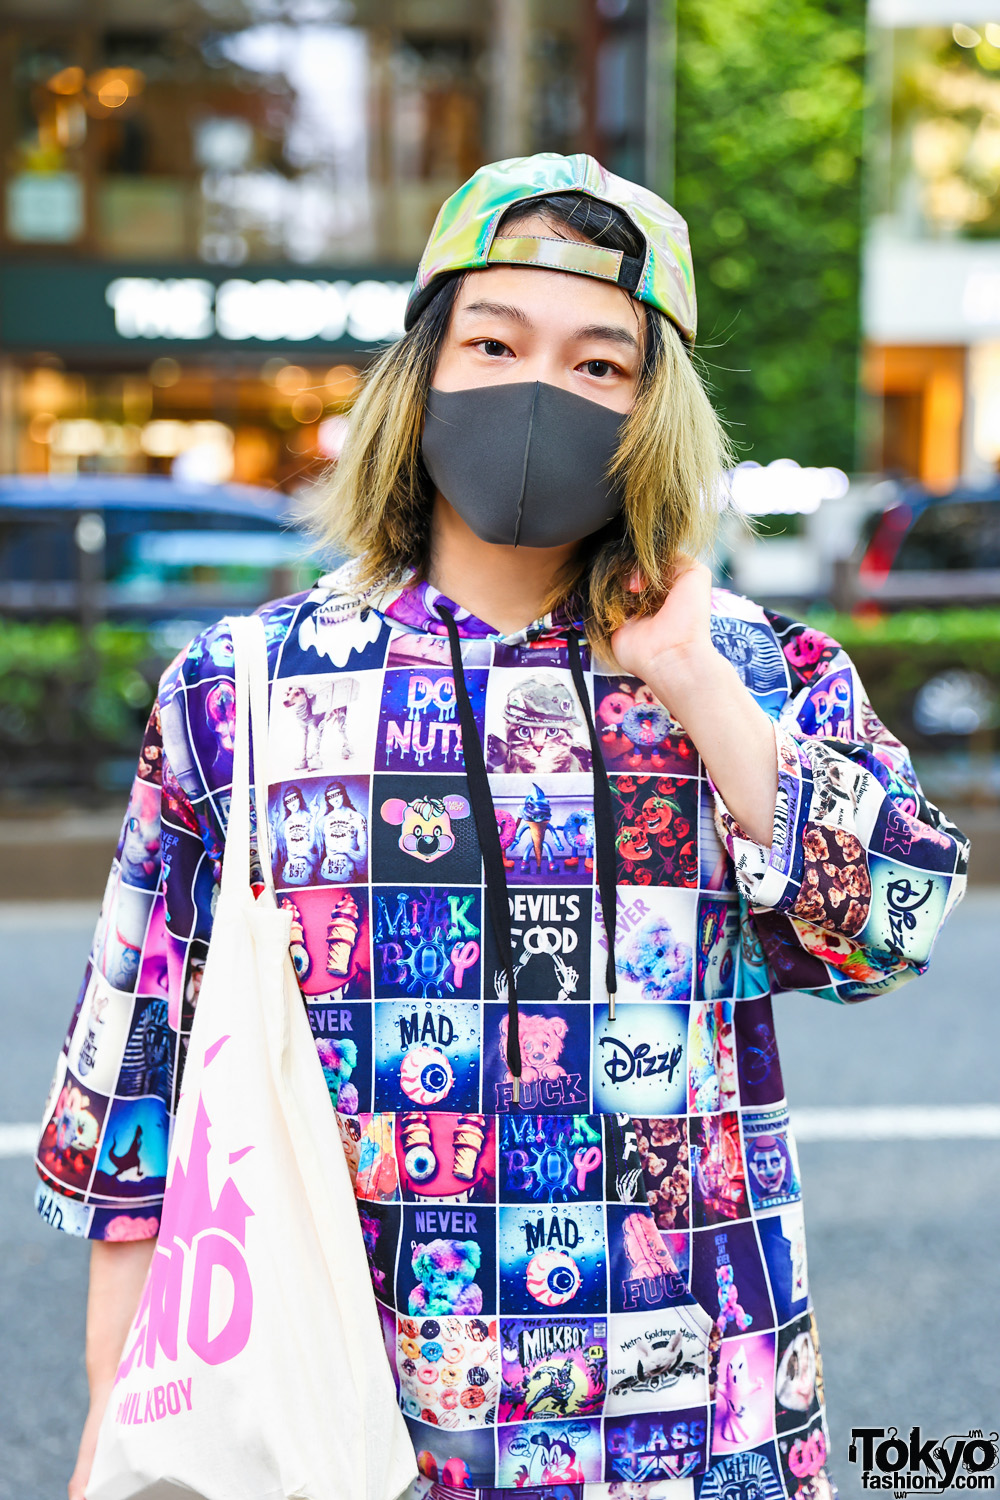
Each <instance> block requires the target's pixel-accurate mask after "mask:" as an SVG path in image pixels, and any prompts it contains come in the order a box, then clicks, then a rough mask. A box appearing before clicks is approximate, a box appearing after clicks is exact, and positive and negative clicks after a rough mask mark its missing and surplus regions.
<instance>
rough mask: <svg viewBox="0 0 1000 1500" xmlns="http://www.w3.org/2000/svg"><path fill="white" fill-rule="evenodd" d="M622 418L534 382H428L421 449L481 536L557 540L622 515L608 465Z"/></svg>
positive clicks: (517, 541)
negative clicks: (462, 386)
mask: <svg viewBox="0 0 1000 1500" xmlns="http://www.w3.org/2000/svg"><path fill="white" fill-rule="evenodd" d="M624 422H625V417H624V416H623V415H622V413H620V412H616V411H609V410H608V408H607V407H606V406H601V405H600V404H599V403H598V402H596V401H587V400H586V399H585V398H584V397H583V396H574V395H571V394H570V392H569V391H563V390H560V389H559V387H558V386H554V385H543V384H542V382H541V381H533V382H531V383H530V384H520V383H518V384H512V385H487V386H479V387H477V388H476V389H474V390H471V391H437V390H433V389H432V390H430V391H429V392H428V394H427V418H426V421H425V423H424V435H423V443H422V448H421V451H422V453H423V459H424V463H425V465H426V466H427V472H428V473H429V474H430V476H431V479H432V480H433V481H434V483H435V485H436V486H437V488H438V489H439V490H440V491H441V493H442V495H443V496H444V497H445V499H446V500H447V501H448V502H449V503H450V504H451V505H453V506H454V508H455V510H457V512H458V514H459V515H460V516H461V517H462V520H463V521H464V522H465V523H466V525H467V526H469V527H471V529H472V530H473V531H474V532H475V533H476V535H477V536H478V537H481V538H482V540H483V541H484V542H497V543H501V544H503V545H506V546H508V547H561V546H566V545H567V544H569V543H571V542H579V541H581V540H582V539H583V538H584V537H585V536H590V535H591V534H592V533H593V532H595V531H600V529H601V527H602V526H605V525H606V524H607V523H608V521H611V520H613V519H614V517H615V516H616V515H618V513H619V512H620V510H621V496H620V495H619V494H618V491H617V489H616V487H615V486H614V485H612V484H611V482H610V480H609V479H608V469H609V468H610V466H611V462H612V459H613V458H614V456H615V450H616V449H617V447H618V442H619V439H620V437H621V430H622V426H623V424H624Z"/></svg>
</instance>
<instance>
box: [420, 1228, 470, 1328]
mask: <svg viewBox="0 0 1000 1500" xmlns="http://www.w3.org/2000/svg"><path fill="white" fill-rule="evenodd" d="M481 1259H482V1251H481V1250H480V1248H479V1246H478V1245H477V1244H476V1242H475V1240H430V1241H428V1243H427V1244H426V1245H424V1244H418V1243H416V1242H415V1243H414V1246H413V1255H412V1257H411V1264H412V1266H413V1274H414V1276H415V1277H416V1279H417V1285H416V1286H415V1287H414V1288H413V1290H412V1292H411V1293H410V1295H409V1299H408V1307H409V1311H410V1312H411V1313H439V1314H440V1313H453V1312H454V1313H478V1312H482V1310H483V1290H482V1287H480V1286H477V1285H476V1279H475V1278H476V1272H477V1271H478V1270H479V1263H480V1260H481Z"/></svg>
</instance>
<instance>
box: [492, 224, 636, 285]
mask: <svg viewBox="0 0 1000 1500" xmlns="http://www.w3.org/2000/svg"><path fill="white" fill-rule="evenodd" d="M487 259H488V261H489V262H490V264H491V265H494V264H500V265H508V266H545V267H547V268H548V269H549V270H552V271H574V272H576V274H577V275H578V276H597V277H598V278H599V279H600V280H601V281H613V282H615V284H616V285H618V286H623V287H625V288H626V289H627V290H629V291H633V290H634V289H635V287H636V286H638V284H639V271H640V270H641V267H642V262H641V261H640V260H639V259H638V258H637V257H633V256H626V255H624V254H623V253H622V251H621V250H608V249H606V248H605V247H604V246H603V245H590V244H586V243H584V241H582V240H550V239H541V238H539V237H537V236H535V235H519V236H514V237H513V238H510V239H507V238H498V239H495V240H494V241H493V243H492V245H491V246H490V252H489V255H488V256H487Z"/></svg>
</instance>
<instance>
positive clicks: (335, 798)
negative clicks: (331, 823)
mask: <svg viewBox="0 0 1000 1500" xmlns="http://www.w3.org/2000/svg"><path fill="white" fill-rule="evenodd" d="M326 805H327V807H328V808H329V809H330V811H331V812H333V811H334V810H335V809H336V808H338V807H343V805H344V794H343V792H342V791H341V789H340V787H339V786H332V787H330V789H329V791H328V792H327V794H326Z"/></svg>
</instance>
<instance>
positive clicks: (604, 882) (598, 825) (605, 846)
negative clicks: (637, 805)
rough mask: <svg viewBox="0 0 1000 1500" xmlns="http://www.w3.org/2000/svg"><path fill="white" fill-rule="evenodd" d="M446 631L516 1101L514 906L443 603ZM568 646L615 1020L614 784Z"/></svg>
mask: <svg viewBox="0 0 1000 1500" xmlns="http://www.w3.org/2000/svg"><path fill="white" fill-rule="evenodd" d="M436 608H437V612H438V614H439V615H440V616H441V618H442V620H443V621H444V623H445V626H446V627H447V630H448V642H449V645H450V647H451V664H452V671H453V672H454V676H455V700H456V706H457V708H458V722H459V725H460V726H461V730H462V749H463V752H464V755H465V774H466V779H467V781H468V783H469V800H470V802H471V803H472V816H473V819H474V821H475V824H476V832H477V834H478V835H479V847H480V850H481V851H482V855H483V868H484V871H485V874H486V899H487V903H488V906H489V913H490V925H491V927H492V928H493V938H494V941H495V943H496V945H497V952H498V953H499V955H500V962H501V964H502V965H503V971H504V974H505V975H506V978H507V1067H508V1070H509V1072H510V1075H511V1077H512V1079H513V1080H514V1103H515V1104H518V1103H520V1099H521V1037H520V1029H519V1026H518V1010H517V985H516V982H515V979H514V945H513V941H512V935H511V930H510V905H509V902H508V899H507V874H506V871H505V870H504V863H503V850H502V849H501V847H500V830H499V829H498V827H497V820H496V813H495V811H494V807H493V797H492V794H491V792H490V780H489V776H488V775H487V773H486V762H485V760H484V758H483V744H482V740H481V739H480V737H479V729H478V727H477V725H476V716H475V714H474V713H473V710H472V703H471V702H470V700H469V690H468V688H467V686H466V682H465V667H464V664H463V662H462V643H461V640H460V639H459V634H458V626H457V625H456V624H455V616H454V615H453V614H452V612H451V610H450V609H447V608H446V607H445V606H444V605H443V604H438V605H437V606H436ZM567 640H568V642H569V666H570V672H571V673H572V676H573V685H574V687H575V688H576V692H577V696H578V697H579V699H580V705H581V707H582V709H583V717H584V719H585V721H586V724H587V732H588V734H589V735H590V750H591V758H592V761H593V770H594V853H595V856H596V859H597V888H598V893H599V895H600V900H601V916H602V918H603V921H604V936H605V939H606V941H607V945H608V961H607V967H606V969H605V984H606V986H607V991H608V1016H609V1018H610V1019H611V1020H612V1021H613V1020H614V1018H615V993H616V991H617V989H618V977H617V974H616V972H615V928H616V924H617V918H618V892H617V890H616V880H617V859H618V856H617V851H616V849H615V820H614V810H613V807H612V802H611V783H610V782H609V781H608V772H607V768H606V767H605V764H604V757H603V755H602V754H601V742H600V740H599V739H598V736H597V726H596V725H595V723H594V715H593V713H592V711H591V707H590V695H589V694H588V692H587V681H586V678H585V677H584V675H583V661H582V659H581V656H580V639H579V635H578V633H577V632H576V631H575V630H570V631H569V632H568V633H567Z"/></svg>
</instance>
